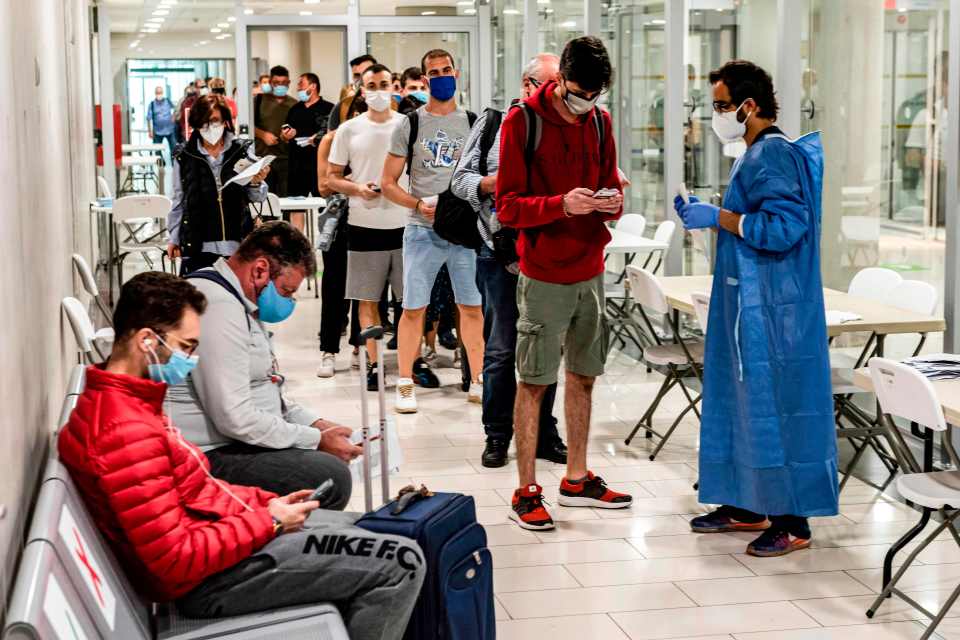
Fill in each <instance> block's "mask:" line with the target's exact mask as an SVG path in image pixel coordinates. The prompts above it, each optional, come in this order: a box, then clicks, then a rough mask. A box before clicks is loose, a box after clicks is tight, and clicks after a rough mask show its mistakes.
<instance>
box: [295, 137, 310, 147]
mask: <svg viewBox="0 0 960 640" xmlns="http://www.w3.org/2000/svg"><path fill="white" fill-rule="evenodd" d="M311 140H313V136H302V137H299V138H294V139H293V141H294V142H296V143H297V146H298V147H306V146H307V145H309V144H310V141H311Z"/></svg>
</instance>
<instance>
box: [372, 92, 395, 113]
mask: <svg viewBox="0 0 960 640" xmlns="http://www.w3.org/2000/svg"><path fill="white" fill-rule="evenodd" d="M366 101H367V106H368V107H370V108H371V109H373V110H374V111H377V112H382V111H386V110H387V109H389V108H390V103H391V102H392V101H393V93H392V92H390V91H367V93H366Z"/></svg>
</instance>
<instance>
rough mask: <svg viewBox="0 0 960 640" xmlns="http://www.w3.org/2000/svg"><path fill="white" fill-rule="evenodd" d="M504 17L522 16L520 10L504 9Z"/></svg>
mask: <svg viewBox="0 0 960 640" xmlns="http://www.w3.org/2000/svg"><path fill="white" fill-rule="evenodd" d="M503 15H505V16H518V15H520V10H519V9H504V10H503Z"/></svg>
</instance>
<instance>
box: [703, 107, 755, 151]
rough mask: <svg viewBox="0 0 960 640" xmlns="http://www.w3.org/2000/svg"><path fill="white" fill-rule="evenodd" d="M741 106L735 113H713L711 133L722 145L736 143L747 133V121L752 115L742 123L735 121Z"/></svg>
mask: <svg viewBox="0 0 960 640" xmlns="http://www.w3.org/2000/svg"><path fill="white" fill-rule="evenodd" d="M743 104H744V103H741V104H740V106H739V107H737V110H736V111H724V112H723V113H720V112H719V111H714V112H713V123H712V124H713V132H714V133H715V134H717V137H718V138H720V142H722V143H724V144H728V143H730V142H736V141H737V140H739V139H740V138H742V137H743V135H744V134H745V133H746V132H747V120H749V119H750V116H752V115H753V114H752V113H751V114H750V115H748V116H747V117H746V118H744V120H743V122H740V121H739V120H737V114H738V113H740V109H742V108H743Z"/></svg>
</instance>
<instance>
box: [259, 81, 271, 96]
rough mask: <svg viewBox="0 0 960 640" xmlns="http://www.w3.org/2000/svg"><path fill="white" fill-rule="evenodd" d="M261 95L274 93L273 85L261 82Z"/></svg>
mask: <svg viewBox="0 0 960 640" xmlns="http://www.w3.org/2000/svg"><path fill="white" fill-rule="evenodd" d="M260 93H273V85H271V84H270V83H269V82H261V83H260Z"/></svg>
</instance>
